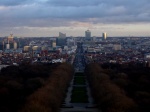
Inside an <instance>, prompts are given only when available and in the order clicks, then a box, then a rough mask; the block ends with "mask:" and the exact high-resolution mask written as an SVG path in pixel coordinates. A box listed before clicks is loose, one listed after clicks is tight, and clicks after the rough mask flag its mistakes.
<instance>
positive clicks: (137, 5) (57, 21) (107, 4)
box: [0, 0, 150, 27]
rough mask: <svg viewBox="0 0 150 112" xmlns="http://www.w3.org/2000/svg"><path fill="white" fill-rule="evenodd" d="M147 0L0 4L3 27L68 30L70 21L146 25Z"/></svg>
mask: <svg viewBox="0 0 150 112" xmlns="http://www.w3.org/2000/svg"><path fill="white" fill-rule="evenodd" d="M149 10H150V4H149V0H0V15H1V16H0V24H1V27H3V26H64V25H65V24H66V25H67V26H68V25H69V24H70V23H71V22H72V21H79V22H90V23H93V24H97V23H128V22H149V21H150V19H149V18H150V12H149Z"/></svg>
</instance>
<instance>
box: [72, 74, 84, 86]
mask: <svg viewBox="0 0 150 112" xmlns="http://www.w3.org/2000/svg"><path fill="white" fill-rule="evenodd" d="M73 84H74V85H85V77H84V76H78V77H74V82H73Z"/></svg>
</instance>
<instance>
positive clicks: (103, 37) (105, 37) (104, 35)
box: [102, 32, 107, 40]
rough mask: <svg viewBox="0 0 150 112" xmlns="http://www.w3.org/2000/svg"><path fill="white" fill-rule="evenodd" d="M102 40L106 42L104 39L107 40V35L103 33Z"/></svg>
mask: <svg viewBox="0 0 150 112" xmlns="http://www.w3.org/2000/svg"><path fill="white" fill-rule="evenodd" d="M102 39H103V40H106V39H107V33H105V32H104V33H102Z"/></svg>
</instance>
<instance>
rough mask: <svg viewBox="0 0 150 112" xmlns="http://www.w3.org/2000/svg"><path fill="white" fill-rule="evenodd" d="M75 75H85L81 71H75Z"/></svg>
mask: <svg viewBox="0 0 150 112" xmlns="http://www.w3.org/2000/svg"><path fill="white" fill-rule="evenodd" d="M75 76H85V75H84V73H82V72H77V73H75Z"/></svg>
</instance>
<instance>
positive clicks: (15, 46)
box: [14, 42, 17, 50]
mask: <svg viewBox="0 0 150 112" xmlns="http://www.w3.org/2000/svg"><path fill="white" fill-rule="evenodd" d="M14 49H15V50H16V49H17V42H14Z"/></svg>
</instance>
